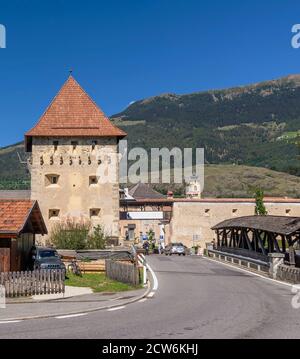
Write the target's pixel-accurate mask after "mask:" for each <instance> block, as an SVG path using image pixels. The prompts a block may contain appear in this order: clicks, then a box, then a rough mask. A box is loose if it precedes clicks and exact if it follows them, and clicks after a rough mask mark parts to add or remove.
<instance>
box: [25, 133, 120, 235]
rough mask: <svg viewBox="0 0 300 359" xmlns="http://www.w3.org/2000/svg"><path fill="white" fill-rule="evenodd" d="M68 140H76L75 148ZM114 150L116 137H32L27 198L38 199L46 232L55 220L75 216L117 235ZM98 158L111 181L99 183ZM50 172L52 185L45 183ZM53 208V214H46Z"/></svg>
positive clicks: (115, 153) (117, 197)
mask: <svg viewBox="0 0 300 359" xmlns="http://www.w3.org/2000/svg"><path fill="white" fill-rule="evenodd" d="M54 141H58V146H57V148H55V146H54V144H53V143H54ZM72 141H76V142H77V145H76V146H75V148H74V143H73V144H72ZM94 141H97V143H96V144H93V142H94ZM117 151H118V150H117V139H116V138H77V137H74V138H71V137H70V138H51V137H50V138H49V137H47V138H43V137H40V138H37V137H34V138H33V146H32V158H31V198H32V199H33V200H38V203H39V205H40V208H41V211H42V214H43V217H44V219H45V222H46V225H47V228H48V231H49V232H51V228H52V227H53V225H54V224H55V223H57V221H60V220H63V219H65V218H67V217H76V218H86V219H89V220H91V222H92V224H93V225H97V224H101V225H103V226H104V227H105V229H106V231H107V233H108V234H109V235H111V236H119V178H118V161H117V153H118V152H117ZM100 161H101V164H107V165H108V168H109V171H110V173H111V174H113V177H114V178H113V180H114V181H112V182H107V183H102V182H101V174H100V177H97V175H99V173H98V171H99V170H98V169H99V164H100ZM53 175H55V176H58V181H57V183H56V184H51V183H50V182H49V176H53ZM104 175H107V173H104ZM93 177H96V178H97V179H96V183H93V181H95V179H93ZM103 177H104V176H103ZM99 178H100V182H99ZM53 210H55V211H58V215H57V216H51V215H50V211H52V212H53Z"/></svg>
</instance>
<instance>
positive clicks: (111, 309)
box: [107, 305, 126, 312]
mask: <svg viewBox="0 0 300 359" xmlns="http://www.w3.org/2000/svg"><path fill="white" fill-rule="evenodd" d="M124 308H126V307H125V305H122V306H121V307H115V308H110V309H107V311H108V312H113V311H114V310H120V309H124Z"/></svg>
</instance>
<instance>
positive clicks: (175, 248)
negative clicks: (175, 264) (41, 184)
mask: <svg viewBox="0 0 300 359" xmlns="http://www.w3.org/2000/svg"><path fill="white" fill-rule="evenodd" d="M163 253H164V254H165V255H166V256H168V255H169V256H171V255H172V254H178V255H179V256H181V255H183V256H185V255H186V247H185V246H184V245H183V244H182V243H170V244H168V245H167V246H166V247H165V249H164V251H163Z"/></svg>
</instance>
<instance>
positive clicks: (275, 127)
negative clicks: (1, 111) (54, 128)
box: [0, 75, 300, 197]
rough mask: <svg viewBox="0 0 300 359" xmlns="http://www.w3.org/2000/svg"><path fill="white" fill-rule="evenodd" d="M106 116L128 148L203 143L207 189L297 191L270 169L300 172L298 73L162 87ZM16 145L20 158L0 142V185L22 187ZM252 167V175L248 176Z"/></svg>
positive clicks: (293, 180) (224, 192)
mask: <svg viewBox="0 0 300 359" xmlns="http://www.w3.org/2000/svg"><path fill="white" fill-rule="evenodd" d="M111 120H112V121H113V123H115V124H116V125H118V126H119V127H121V128H122V129H124V130H125V131H126V132H127V133H128V137H127V139H128V142H129V148H132V147H136V146H139V147H144V148H146V149H150V148H152V147H159V148H161V147H168V148H173V147H180V148H185V147H192V148H196V147H204V148H205V161H206V164H207V165H209V166H207V171H206V172H207V174H206V175H207V178H208V180H207V186H208V187H207V188H206V192H205V194H207V195H213V196H225V197H226V196H241V195H247V193H249V188H250V187H251V183H252V182H253V183H256V184H259V183H260V184H262V185H263V186H264V187H265V189H266V194H268V195H288V196H296V197H298V196H300V194H299V182H298V178H297V177H295V176H288V175H284V174H282V173H277V172H275V171H279V172H286V173H289V174H291V175H299V176H300V161H299V158H298V147H297V142H298V133H300V75H294V76H288V77H285V78H281V79H279V80H272V81H267V82H261V83H258V84H253V85H249V86H243V87H236V88H231V89H224V90H214V91H206V92H198V93H193V94H186V95H176V94H163V95H160V96H155V97H151V98H148V99H143V100H140V101H136V102H135V103H133V104H132V105H130V106H129V107H128V108H127V109H125V110H124V111H123V112H121V113H118V114H116V115H113V116H112V117H111ZM17 152H19V154H20V156H21V158H23V159H25V153H24V149H23V144H22V143H18V144H16V145H13V146H8V147H6V148H2V149H0V189H1V188H28V186H29V175H28V173H26V166H25V165H24V164H21V163H20V162H19V160H18V156H17ZM217 164H219V165H222V166H215V165H217ZM244 166H246V167H244ZM249 166H255V167H253V168H251V167H249ZM257 167H265V168H267V169H271V170H273V171H269V172H265V171H267V170H264V169H260V168H257ZM212 169H213V171H214V173H216V174H218V176H214V175H213V174H212V172H211V171H212ZM243 171H245V175H244V174H243ZM249 173H250V175H249ZM233 174H235V175H236V176H237V177H236V178H234V176H233ZM257 174H259V178H257V179H256V180H255V179H253V180H249V178H254V177H255V176H256V175H257ZM219 176H220V177H219ZM284 176H286V179H284V178H285V177H284ZM264 177H265V180H264ZM266 180H268V181H267V182H268V183H267V182H266ZM271 183H274V186H273V187H272V185H271ZM250 189H251V188H250ZM161 190H162V191H164V190H165V188H164V186H162V187H161ZM178 191H179V192H180V191H182V190H178ZM250 192H251V191H250Z"/></svg>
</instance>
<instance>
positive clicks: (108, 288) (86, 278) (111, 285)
mask: <svg viewBox="0 0 300 359" xmlns="http://www.w3.org/2000/svg"><path fill="white" fill-rule="evenodd" d="M67 277H68V279H66V281H65V284H66V285H67V286H71V287H89V288H91V289H92V290H93V292H95V293H98V292H124V291H127V290H134V289H139V288H141V287H140V286H133V285H130V284H125V283H121V282H118V281H115V280H112V279H109V278H107V277H106V276H105V273H85V274H83V275H82V277H79V276H76V275H74V274H72V273H70V272H68V274H67Z"/></svg>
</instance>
